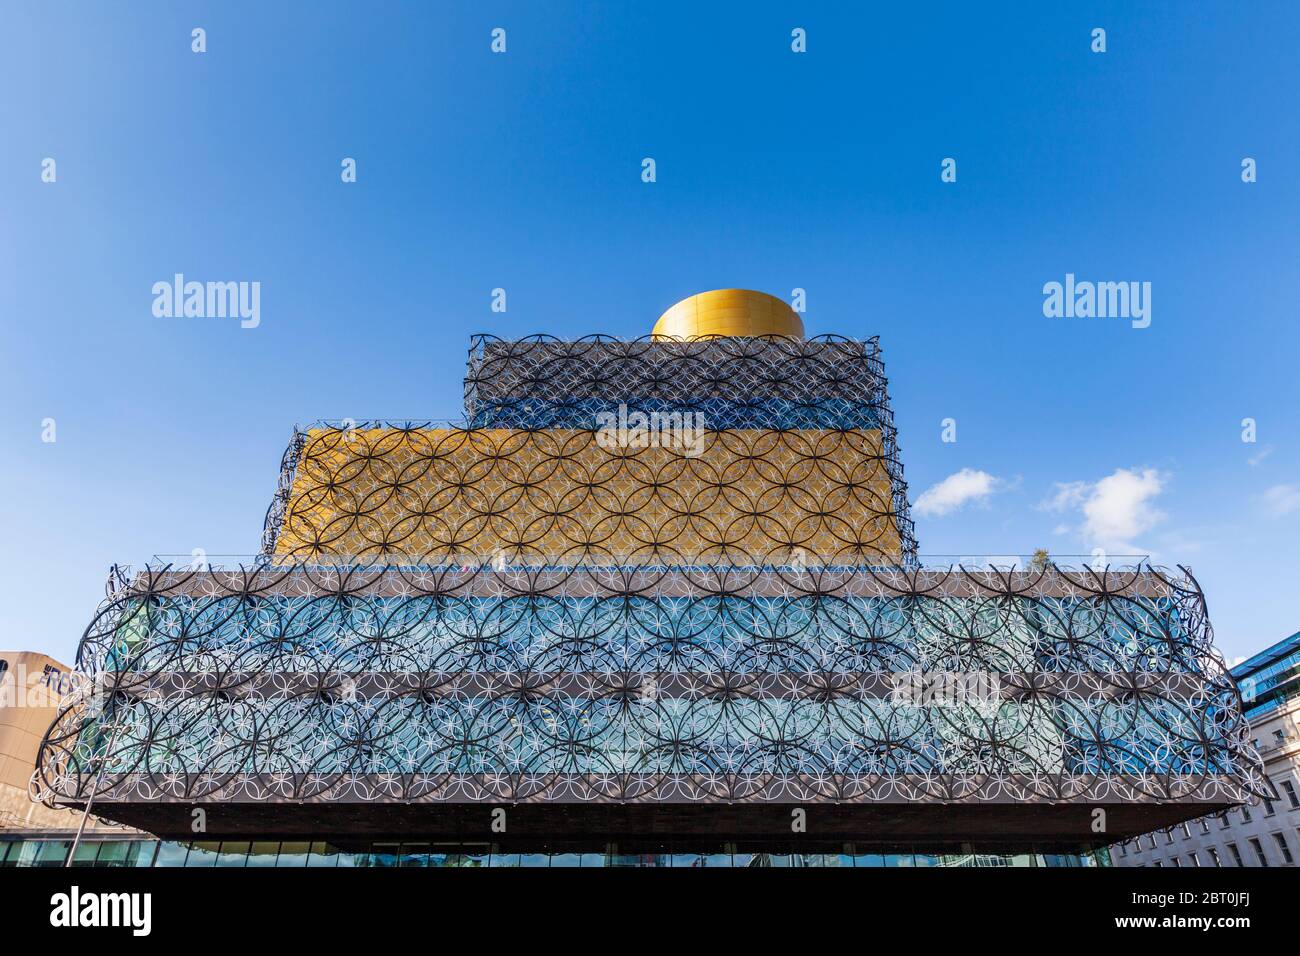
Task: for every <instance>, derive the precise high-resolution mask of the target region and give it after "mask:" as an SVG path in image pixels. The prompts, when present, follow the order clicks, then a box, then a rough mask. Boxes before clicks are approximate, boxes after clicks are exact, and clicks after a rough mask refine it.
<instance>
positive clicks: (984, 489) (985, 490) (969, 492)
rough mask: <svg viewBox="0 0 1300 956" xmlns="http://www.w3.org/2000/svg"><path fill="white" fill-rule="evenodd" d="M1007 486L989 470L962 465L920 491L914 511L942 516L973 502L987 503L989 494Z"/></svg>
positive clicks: (936, 516) (926, 516)
mask: <svg viewBox="0 0 1300 956" xmlns="http://www.w3.org/2000/svg"><path fill="white" fill-rule="evenodd" d="M1006 485H1007V483H1006V482H1005V481H1003V480H1002V479H1001V478H996V477H994V476H993V475H990V474H989V473H988V472H987V471H976V470H975V469H974V468H963V469H962V470H961V471H959V472H957V473H956V474H952V475H949V476H948V477H947V478H945V479H944V480H943V481H941V482H939V483H938V484H937V485H932V486H931V487H929V488H927V489H925V491H923V492H921V494H920V497H918V498H917V499H916V506H915V510H916V513H917V514H918V515H921V516H922V517H925V518H930V517H935V518H941V517H943V516H944V515H946V514H951V513H952V512H954V511H956V510H958V509H959V508H963V507H965V506H966V505H968V504H971V503H974V504H987V503H988V500H989V497H990V496H991V495H994V494H997V493H998V492H999V491H1002V490H1003V489H1004V488H1006Z"/></svg>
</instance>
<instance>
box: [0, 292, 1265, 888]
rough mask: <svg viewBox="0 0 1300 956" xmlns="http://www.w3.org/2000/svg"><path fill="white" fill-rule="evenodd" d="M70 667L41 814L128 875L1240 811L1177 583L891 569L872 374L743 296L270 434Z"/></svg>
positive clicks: (1075, 830)
mask: <svg viewBox="0 0 1300 956" xmlns="http://www.w3.org/2000/svg"><path fill="white" fill-rule="evenodd" d="M78 667H79V669H80V670H81V671H82V672H83V673H85V674H86V675H88V676H89V678H90V683H89V685H88V687H89V690H88V692H87V694H86V695H85V696H84V697H83V699H81V700H79V701H77V702H75V703H73V704H72V705H70V706H69V707H68V708H66V710H65V711H64V712H63V713H62V714H61V715H60V717H59V719H58V720H57V721H56V722H55V724H54V726H53V727H52V728H51V729H50V731H49V734H48V735H47V737H46V739H45V742H44V745H43V748H42V752H41V756H40V760H39V766H38V780H39V785H40V789H41V793H42V795H43V798H44V799H45V800H46V801H48V802H50V803H51V804H54V805H60V806H69V807H83V806H85V805H86V803H87V802H88V801H93V810H94V812H95V813H96V814H103V815H104V816H106V817H109V818H111V819H113V820H116V821H120V822H123V823H126V824H129V825H131V826H135V827H139V828H141V829H143V830H147V831H148V832H150V833H154V834H158V835H159V836H160V837H161V838H162V839H161V841H160V842H158V843H157V844H156V845H155V844H154V843H146V844H143V845H142V846H141V848H139V849H137V850H136V851H135V853H136V855H135V856H134V857H132V859H133V860H136V861H143V860H145V859H146V858H147V859H148V861H149V863H156V864H160V863H171V864H177V861H179V863H180V864H183V865H191V863H190V861H195V863H198V862H203V863H204V864H205V865H206V862H207V861H208V860H209V859H211V860H213V861H214V865H220V861H221V860H223V859H227V858H228V859H230V860H234V859H236V858H238V859H240V860H242V862H241V863H237V864H233V865H263V864H265V865H273V864H274V863H279V865H285V864H286V863H289V864H292V865H317V864H315V863H313V862H312V860H313V859H317V858H319V860H320V861H321V863H320V865H398V864H405V863H406V861H408V859H409V860H411V861H417V860H418V861H423V862H412V863H411V864H410V865H442V864H441V863H437V864H435V863H433V862H432V861H435V860H436V861H444V862H445V861H447V860H454V861H457V865H461V864H463V865H499V864H498V862H497V861H514V863H513V864H510V863H506V864H505V865H518V864H521V863H522V861H525V860H528V861H531V862H539V861H543V860H544V861H545V862H544V863H540V862H539V865H564V864H567V863H577V864H580V865H613V864H614V863H616V862H617V861H621V860H633V861H635V860H651V861H655V862H653V863H652V864H651V865H691V866H694V865H710V866H712V865H724V866H726V865H832V866H833V865H872V864H873V863H874V862H875V861H879V862H878V864H877V865H884V864H885V863H887V862H889V861H896V865H929V864H937V865H957V864H961V865H982V864H987V865H1009V864H1011V863H1015V862H1017V861H1019V862H1020V863H1025V864H1034V863H1037V864H1041V865H1056V864H1061V863H1063V862H1070V863H1078V862H1080V861H1082V860H1087V859H1089V858H1088V857H1087V856H1086V855H1085V854H1087V853H1088V852H1089V851H1091V850H1092V849H1094V848H1097V847H1101V846H1105V845H1107V844H1110V843H1113V842H1115V841H1116V840H1117V839H1121V838H1123V837H1124V836H1126V835H1131V834H1135V833H1139V832H1143V831H1146V830H1150V829H1152V828H1153V827H1157V826H1165V825H1168V824H1170V823H1172V822H1176V821H1179V820H1183V819H1188V818H1191V817H1197V816H1201V815H1203V814H1205V813H1209V812H1215V811H1217V810H1219V809H1222V808H1225V807H1228V806H1231V805H1234V804H1237V803H1240V802H1241V801H1242V800H1244V799H1246V798H1247V797H1248V796H1249V795H1250V794H1251V793H1252V792H1255V791H1256V790H1257V789H1258V786H1259V770H1258V768H1259V762H1258V758H1257V756H1256V755H1255V754H1254V753H1253V751H1252V750H1251V748H1250V747H1249V745H1248V743H1247V740H1246V737H1245V728H1246V724H1245V722H1244V720H1243V718H1242V712H1241V700H1240V696H1239V694H1238V691H1237V688H1236V685H1235V684H1234V682H1233V680H1232V679H1231V676H1230V675H1229V674H1228V672H1227V670H1226V668H1225V667H1224V666H1223V663H1222V660H1221V659H1220V657H1219V656H1218V654H1217V652H1216V651H1215V650H1214V647H1213V643H1212V635H1211V631H1210V626H1209V622H1208V620H1207V617H1206V613H1205V602H1204V598H1203V596H1202V594H1201V592H1200V589H1199V588H1198V586H1197V585H1196V582H1195V580H1194V579H1193V578H1192V576H1191V574H1190V572H1188V571H1187V570H1186V569H1178V570H1177V571H1169V570H1165V569H1160V568H1155V567H1151V566H1148V565H1145V564H1142V565H1139V566H1134V567H1113V566H1107V567H1100V566H1099V567H1078V568H1068V567H1062V566H1058V565H1057V564H1055V563H1054V562H1052V561H1050V560H1045V559H1042V558H1041V557H1040V558H1039V559H1037V560H1033V561H1029V562H1020V563H1018V564H1016V565H1014V566H1011V565H1008V566H993V567H990V566H971V565H968V564H965V563H943V564H940V565H938V566H935V565H934V564H933V563H930V562H925V561H923V560H921V559H920V558H919V557H918V554H917V545H916V540H915V535H914V532H913V526H912V522H911V520H910V519H909V517H908V498H907V486H906V483H905V481H904V478H903V467H902V464H901V461H900V456H899V450H898V443H897V435H896V431H895V427H894V421H893V415H892V412H891V409H890V403H889V396H888V390H887V383H886V379H885V375H884V366H883V362H882V359H881V352H880V348H879V344H878V342H877V341H876V340H875V339H871V340H867V341H858V340H853V339H845V338H841V337H839V336H821V337H818V338H813V339H806V338H805V337H804V335H803V327H802V323H801V322H800V320H799V317H798V316H797V315H796V314H795V313H794V312H793V311H791V310H790V308H789V307H788V306H787V305H785V303H783V302H781V301H780V300H777V299H774V298H772V297H770V296H765V295H762V294H760V293H753V292H744V291H740V290H722V291H719V292H711V293H703V294H701V295H698V296H694V297H692V298H691V299H688V300H685V301H684V302H682V303H679V304H678V305H677V306H674V307H673V309H670V310H669V311H668V312H667V313H665V315H664V316H663V318H662V319H661V320H660V323H659V324H658V325H657V326H656V328H655V331H654V333H652V335H651V336H649V337H647V338H644V339H639V340H635V341H624V340H617V339H612V338H608V337H605V336H592V337H589V338H585V339H580V340H576V341H562V340H558V339H554V338H551V337H548V336H534V337H530V338H527V339H523V340H516V341H505V340H501V339H497V338H494V337H490V336H477V337H475V339H474V340H473V342H472V344H471V349H470V355H469V363H468V371H467V375H466V379H465V418H464V420H463V421H461V422H459V423H456V424H442V423H434V422H419V423H410V422H407V423H386V422H360V423H357V422H350V421H349V422H340V423H319V424H316V425H313V426H311V427H308V428H306V429H301V430H298V429H296V430H295V433H294V436H293V439H292V440H291V442H290V445H289V448H288V450H287V451H286V454H285V456H284V460H283V463H282V468H281V474H280V481H279V486H278V489H277V493H276V495H275V498H274V501H273V502H272V504H271V507H270V509H269V510H268V512H267V516H266V520H265V530H264V535H263V541H262V549H261V553H260V554H259V555H257V556H256V557H255V558H251V559H249V560H248V561H246V562H243V563H240V564H237V565H235V566H227V567H210V566H207V565H206V564H202V565H195V564H192V563H191V562H189V561H188V560H185V561H181V562H178V563H166V562H164V563H161V564H158V565H156V566H150V567H146V568H144V569H142V570H140V571H138V572H135V573H132V572H128V571H116V572H115V574H114V575H113V576H112V578H111V579H110V588H109V594H108V596H107V599H106V600H105V602H104V604H103V605H102V606H101V607H100V609H99V611H98V613H97V615H96V616H95V618H94V621H93V622H92V623H91V625H90V627H89V628H88V629H87V631H86V634H85V637H84V639H83V641H82V644H81V647H80V651H79V656H78ZM1098 811H1100V817H1099V816H1098ZM199 817H203V818H204V820H205V827H206V829H204V830H203V831H202V833H201V837H202V839H201V840H200V841H199V842H192V841H194V840H195V839H196V837H195V832H194V829H193V823H194V821H195V820H196V819H198V818H199ZM1099 819H1100V820H1101V823H1100V827H1101V828H1100V829H1098V827H1099V823H1098V820H1099ZM145 846H147V847H148V848H149V849H145V848H144V847H145ZM228 847H229V848H230V849H229V850H228V849H227V848H228ZM259 847H260V848H261V849H260V850H259V849H258V848H259ZM313 848H320V849H319V850H315V849H313ZM9 852H10V853H12V852H14V850H13V848H12V847H10V848H9ZM20 852H24V853H25V852H29V851H27V850H25V849H24V850H21V851H20ZM51 852H52V851H51ZM84 852H85V853H90V852H91V850H90V849H85V850H84ZM95 852H96V853H100V852H104V848H96V850H95ZM110 852H113V853H118V852H120V851H118V850H113V851H110ZM82 859H83V862H91V861H90V860H88V859H87V858H84V857H83V858H82ZM96 859H97V857H96ZM268 861H271V862H270V863H268ZM330 861H332V862H330ZM345 861H346V862H345ZM379 861H382V862H379ZM557 861H558V862H557ZM678 861H682V862H680V863H679V862H678ZM692 861H694V862H692ZM724 861H725V862H724ZM782 861H784V862H782ZM796 861H797V862H796ZM902 861H907V862H902ZM0 862H3V863H5V864H7V863H8V857H7V856H6V858H5V860H4V861H0ZM141 865H147V864H143V863H142V864H141Z"/></svg>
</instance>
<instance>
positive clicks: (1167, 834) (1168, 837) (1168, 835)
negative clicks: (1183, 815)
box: [1165, 827, 1174, 843]
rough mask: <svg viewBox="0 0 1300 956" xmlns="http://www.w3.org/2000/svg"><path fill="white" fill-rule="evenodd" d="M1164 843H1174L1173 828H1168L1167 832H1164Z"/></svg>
mask: <svg viewBox="0 0 1300 956" xmlns="http://www.w3.org/2000/svg"><path fill="white" fill-rule="evenodd" d="M1165 842H1166V843H1173V842H1174V828H1173V827H1169V828H1168V829H1167V830H1165Z"/></svg>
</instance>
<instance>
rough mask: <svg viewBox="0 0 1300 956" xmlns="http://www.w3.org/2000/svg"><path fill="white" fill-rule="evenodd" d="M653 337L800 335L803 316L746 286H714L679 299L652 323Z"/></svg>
mask: <svg viewBox="0 0 1300 956" xmlns="http://www.w3.org/2000/svg"><path fill="white" fill-rule="evenodd" d="M650 334H651V335H653V336H655V337H656V338H675V339H696V338H700V337H701V336H705V335H730V336H756V335H785V336H789V337H791V338H796V339H801V338H803V320H802V319H800V318H799V314H798V313H797V312H795V310H794V309H792V308H790V306H789V304H788V303H786V302H785V301H783V300H781V299H778V298H777V297H776V296H774V295H768V294H767V293H766V292H754V291H752V290H750V289H714V290H713V291H711V292H700V293H698V294H696V295H693V296H691V297H690V298H688V299H682V301H680V302H678V303H677V304H676V305H674V306H673V307H672V308H670V309H669V310H668V311H667V312H665V313H664V314H663V315H661V316H659V321H658V322H656V323H655V327H654V329H653V330H652V331H651V333H650Z"/></svg>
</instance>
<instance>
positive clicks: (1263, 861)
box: [1250, 837, 1268, 866]
mask: <svg viewBox="0 0 1300 956" xmlns="http://www.w3.org/2000/svg"><path fill="white" fill-rule="evenodd" d="M1250 848H1251V849H1252V850H1254V851H1255V857H1256V859H1258V860H1259V865H1260V866H1268V857H1266V856H1265V855H1264V846H1263V844H1261V843H1260V842H1259V840H1257V839H1255V838H1254V837H1251V838H1250Z"/></svg>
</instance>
